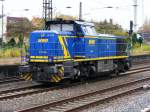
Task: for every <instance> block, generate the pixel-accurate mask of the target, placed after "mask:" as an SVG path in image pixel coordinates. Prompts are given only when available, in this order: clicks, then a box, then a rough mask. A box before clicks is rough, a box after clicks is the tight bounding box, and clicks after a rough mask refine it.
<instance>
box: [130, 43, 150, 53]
mask: <svg viewBox="0 0 150 112" xmlns="http://www.w3.org/2000/svg"><path fill="white" fill-rule="evenodd" d="M131 54H132V55H141V54H150V45H148V44H143V45H142V46H140V45H135V47H134V48H133V50H132V53H131Z"/></svg>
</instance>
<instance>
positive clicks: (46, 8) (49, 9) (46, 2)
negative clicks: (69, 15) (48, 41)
mask: <svg viewBox="0 0 150 112" xmlns="http://www.w3.org/2000/svg"><path fill="white" fill-rule="evenodd" d="M52 4H53V3H52V0H43V18H44V22H45V23H46V22H47V21H50V20H52V19H53V6H52Z"/></svg>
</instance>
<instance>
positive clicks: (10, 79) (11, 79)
mask: <svg viewBox="0 0 150 112" xmlns="http://www.w3.org/2000/svg"><path fill="white" fill-rule="evenodd" d="M19 81H24V80H23V79H20V78H19V77H5V78H1V79H0V84H5V83H12V82H19Z"/></svg>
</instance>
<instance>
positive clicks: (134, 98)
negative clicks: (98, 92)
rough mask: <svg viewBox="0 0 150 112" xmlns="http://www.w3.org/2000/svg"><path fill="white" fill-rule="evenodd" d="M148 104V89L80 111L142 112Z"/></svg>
mask: <svg viewBox="0 0 150 112" xmlns="http://www.w3.org/2000/svg"><path fill="white" fill-rule="evenodd" d="M149 105H150V90H145V91H142V92H138V93H135V94H131V95H127V96H124V97H120V98H117V99H114V100H112V101H109V102H105V103H103V104H99V105H97V106H94V107H92V108H88V109H86V110H83V111H81V112H142V110H144V109H145V108H147V107H149Z"/></svg>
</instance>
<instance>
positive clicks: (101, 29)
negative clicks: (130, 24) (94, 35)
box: [95, 19, 126, 35]
mask: <svg viewBox="0 0 150 112" xmlns="http://www.w3.org/2000/svg"><path fill="white" fill-rule="evenodd" d="M95 27H96V31H97V32H98V33H107V34H118V35H126V33H125V32H123V29H122V28H121V26H120V25H118V24H114V23H113V20H112V19H110V21H109V22H108V21H107V20H106V19H105V20H104V21H101V22H95Z"/></svg>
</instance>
